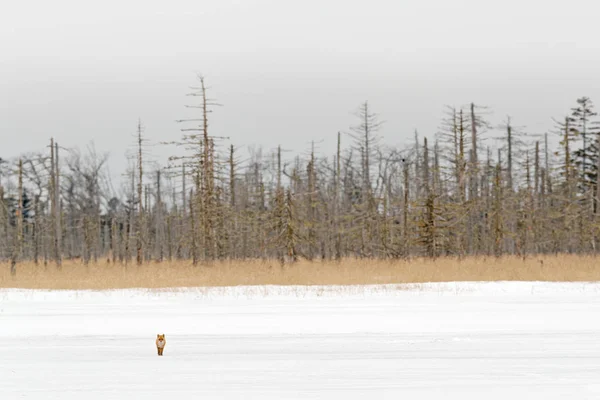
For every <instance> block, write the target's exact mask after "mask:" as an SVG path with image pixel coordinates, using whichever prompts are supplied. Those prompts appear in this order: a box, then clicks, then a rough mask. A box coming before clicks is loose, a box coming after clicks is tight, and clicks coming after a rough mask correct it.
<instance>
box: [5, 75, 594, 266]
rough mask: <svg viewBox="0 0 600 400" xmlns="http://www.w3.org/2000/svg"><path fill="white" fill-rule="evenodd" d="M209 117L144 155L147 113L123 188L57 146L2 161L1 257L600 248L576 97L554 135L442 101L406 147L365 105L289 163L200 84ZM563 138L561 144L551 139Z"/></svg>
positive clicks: (586, 120)
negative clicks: (248, 139)
mask: <svg viewBox="0 0 600 400" xmlns="http://www.w3.org/2000/svg"><path fill="white" fill-rule="evenodd" d="M192 90H193V91H192V92H191V93H190V95H192V97H193V98H195V99H198V102H197V103H196V104H191V105H190V106H189V107H190V108H192V109H194V110H197V112H198V116H197V117H196V118H194V119H190V120H181V121H178V122H179V123H181V124H182V128H181V132H182V134H181V139H180V140H178V141H175V142H165V143H162V145H165V146H175V147H177V148H179V149H181V151H182V152H183V154H184V155H182V156H173V157H171V158H170V159H169V162H168V164H167V165H163V166H157V165H153V164H152V163H149V162H147V160H146V158H147V156H146V155H147V151H148V150H147V148H146V141H145V139H144V133H143V131H144V128H143V126H142V123H141V121H140V122H138V125H137V134H136V139H135V146H136V153H135V156H134V157H133V158H132V159H131V160H130V168H129V169H128V171H126V173H125V174H124V175H125V176H126V182H127V185H126V186H127V189H126V190H125V191H124V194H123V195H122V196H116V195H115V191H114V190H113V189H112V188H111V185H110V182H109V180H108V178H107V177H108V174H107V156H106V155H98V154H97V153H96V152H95V151H94V150H93V149H88V151H87V153H85V154H82V153H80V152H79V151H75V150H73V149H64V148H62V147H61V146H59V144H58V143H56V142H55V141H54V140H53V139H51V140H50V141H49V145H48V147H47V149H46V151H44V152H43V153H40V154H27V155H23V156H21V157H19V158H18V159H16V160H10V161H9V160H6V159H0V259H2V260H4V261H10V264H11V269H12V271H13V273H15V272H16V266H17V263H18V262H19V261H21V260H31V261H33V262H35V263H42V262H43V263H49V262H51V263H54V264H56V265H57V266H58V267H59V268H60V266H61V263H62V260H63V259H77V260H81V261H82V262H83V263H86V264H87V263H89V262H96V261H98V260H106V259H107V260H108V261H110V262H114V263H123V264H127V263H137V264H143V263H144V262H147V261H164V260H186V261H187V260H189V261H190V262H192V263H194V264H196V263H201V262H209V261H212V260H219V259H256V258H262V259H277V260H280V261H281V262H282V263H286V262H294V261H295V260H296V259H297V258H298V257H303V258H306V259H309V260H314V259H328V260H330V259H334V260H339V259H341V258H343V257H364V258H408V257H413V256H426V257H440V256H459V257H462V256H468V255H494V256H498V257H499V256H502V255H505V254H511V255H521V256H527V255H532V254H548V253H596V252H597V251H598V246H600V242H599V240H600V185H598V170H600V157H599V156H598V153H599V150H600V129H599V128H600V125H599V124H598V120H597V119H596V117H597V113H596V112H595V111H594V105H593V103H592V101H591V100H590V99H589V98H587V97H581V98H579V99H577V100H576V101H575V102H574V106H573V108H572V109H570V110H566V113H565V115H564V116H562V117H560V118H557V119H555V120H554V129H553V130H551V131H549V132H541V133H536V134H532V133H528V132H526V131H525V130H524V129H522V128H519V127H517V126H515V125H514V124H513V122H512V119H511V118H510V117H507V118H506V120H505V121H503V122H502V124H500V125H497V126H493V125H492V124H491V123H490V122H489V121H488V120H487V118H488V115H489V111H488V110H487V108H485V107H479V106H477V105H475V104H468V105H465V106H459V107H447V109H446V111H445V113H444V115H443V118H442V121H441V124H440V128H439V131H438V132H436V133H435V134H433V135H430V136H426V135H420V134H419V133H418V132H415V133H414V141H413V143H412V144H409V145H407V146H405V147H403V148H394V147H390V146H387V145H384V144H382V141H381V138H380V136H379V133H378V132H379V129H380V128H381V125H382V124H381V122H380V120H379V118H378V115H377V114H376V113H375V112H373V110H372V109H371V106H370V104H369V103H368V102H365V103H363V104H361V105H360V106H359V107H358V109H357V111H356V124H355V125H354V126H352V127H351V128H350V130H349V131H348V132H337V133H333V134H334V135H336V138H337V149H336V152H335V153H334V154H331V155H322V154H317V153H316V151H315V148H314V145H313V146H312V147H311V148H310V149H308V150H309V151H308V154H307V155H305V156H301V155H296V156H294V157H292V158H289V157H288V158H286V157H284V155H283V154H282V149H281V147H277V148H276V149H272V150H269V151H266V152H265V151H263V150H253V151H251V152H250V156H249V157H248V159H246V160H244V161H241V160H240V156H239V151H240V149H238V148H236V147H235V146H234V145H233V144H228V140H227V138H222V137H215V136H213V135H211V133H210V129H209V116H210V113H211V111H212V109H213V108H214V107H215V106H217V105H218V104H217V103H216V102H215V101H213V100H211V99H210V98H209V96H208V94H207V92H208V89H207V87H206V86H205V83H204V78H202V77H199V86H198V87H194V88H192ZM553 138H556V139H558V141H557V142H558V145H555V146H553V148H551V147H550V144H549V139H553Z"/></svg>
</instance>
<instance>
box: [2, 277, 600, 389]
mask: <svg viewBox="0 0 600 400" xmlns="http://www.w3.org/2000/svg"><path fill="white" fill-rule="evenodd" d="M163 332H164V333H165V334H166V339H167V345H166V347H165V352H164V354H165V355H164V356H163V357H158V356H157V354H156V347H155V340H156V334H157V333H163ZM0 345H1V349H0V399H1V400H12V399H44V400H50V399H61V400H71V399H77V400H83V399H86V400H87V399H128V400H132V399H167V400H175V399H227V400H229V399H361V400H364V399H369V400H375V399H440V398H444V399H461V400H466V399H477V400H481V399H486V400H489V399H503V400H504V399H509V400H516V399H528V400H531V399H544V400H548V399H600V380H599V377H600V284H599V283H541V282H533V283H531V282H530V283H526V282H510V283H509V282H498V283H478V282H474V283H442V284H423V285H403V286H401V285H385V286H351V287H276V286H271V287H236V288H215V289H197V288H187V289H179V290H163V291H147V290H119V291H102V292H95V291H40V290H16V289H14V290H13V289H7V290H0Z"/></svg>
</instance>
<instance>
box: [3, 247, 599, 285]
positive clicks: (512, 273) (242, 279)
mask: <svg viewBox="0 0 600 400" xmlns="http://www.w3.org/2000/svg"><path fill="white" fill-rule="evenodd" d="M599 261H600V258H598V257H591V256H572V255H561V256H548V257H531V258H528V259H525V260H523V259H521V258H517V257H505V258H501V259H495V258H483V257H470V258H466V259H463V260H458V259H454V258H440V259H437V260H435V261H434V260H428V259H414V260H411V261H388V260H362V259H361V260H359V259H346V260H343V261H342V262H340V263H335V262H308V261H300V262H298V263H296V264H294V265H286V266H284V267H281V266H280V265H279V264H278V263H277V262H275V261H273V262H264V261H243V262H241V261H232V262H218V263H214V264H212V265H198V266H195V267H194V266H192V265H191V264H190V263H187V262H164V263H160V264H159V263H149V264H145V265H143V266H137V265H134V264H130V265H128V266H124V265H120V264H109V263H99V264H95V265H90V266H88V267H86V266H84V265H81V264H80V263H76V262H65V263H64V265H63V268H62V270H57V269H56V267H55V266H54V265H50V264H49V265H48V266H46V267H44V266H43V265H38V266H36V265H34V264H33V263H23V264H19V265H18V268H17V275H16V277H12V276H11V275H10V272H9V266H8V265H7V264H0V287H1V288H31V289H35V288H37V289H120V288H173V287H210V286H213V287H214V286H236V285H330V284H331V285H354V284H384V283H421V282H448V281H500V280H512V281H600V264H599Z"/></svg>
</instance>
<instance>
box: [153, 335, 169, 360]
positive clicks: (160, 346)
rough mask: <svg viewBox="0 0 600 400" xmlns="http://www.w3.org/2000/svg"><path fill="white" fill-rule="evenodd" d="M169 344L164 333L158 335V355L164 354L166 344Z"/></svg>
mask: <svg viewBox="0 0 600 400" xmlns="http://www.w3.org/2000/svg"><path fill="white" fill-rule="evenodd" d="M166 344H167V340H166V339H165V335H164V333H163V334H162V335H156V349H157V350H158V355H159V356H162V355H163V350H164V349H165V345H166Z"/></svg>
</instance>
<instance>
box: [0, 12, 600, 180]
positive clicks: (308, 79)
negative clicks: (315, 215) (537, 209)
mask: <svg viewBox="0 0 600 400" xmlns="http://www.w3.org/2000/svg"><path fill="white" fill-rule="evenodd" d="M2 3H3V4H2V7H1V8H2V11H1V12H0V55H1V56H0V93H1V94H2V95H1V96H0V134H1V135H2V139H3V140H2V148H1V150H0V152H1V153H0V157H14V156H17V155H18V154H19V153H21V152H25V151H37V150H41V149H43V148H44V146H45V145H46V144H47V140H48V139H49V137H50V136H54V137H56V139H57V140H58V141H59V142H60V143H61V144H62V145H64V146H80V147H81V148H84V147H85V145H86V144H87V143H88V142H90V141H91V140H93V141H94V142H95V145H96V148H97V149H98V150H99V151H109V152H110V153H111V159H110V161H111V162H110V165H111V170H112V172H113V173H115V174H116V173H117V172H121V171H122V170H123V169H124V168H125V165H126V161H125V151H126V150H127V148H128V147H129V146H130V145H131V144H132V143H133V139H132V137H131V135H132V134H133V133H134V131H135V126H136V123H137V119H138V117H139V118H141V119H142V121H143V123H144V125H145V126H146V135H147V138H148V139H150V140H152V141H154V142H156V141H159V140H175V139H178V138H179V137H180V135H181V133H180V132H179V128H180V126H178V125H177V124H176V123H175V122H174V121H175V120H176V119H182V118H186V117H190V116H192V114H191V113H190V110H188V109H185V108H184V104H189V101H190V100H191V99H190V98H189V97H186V96H185V94H186V93H187V92H188V86H190V85H194V84H195V74H196V73H197V72H198V73H202V74H203V75H205V77H206V79H207V82H208V84H209V85H210V86H211V87H212V93H211V94H212V97H215V98H217V99H218V101H219V102H220V103H222V104H223V105H224V107H221V108H218V109H216V110H215V112H214V114H213V115H212V118H213V119H212V121H211V123H212V133H213V134H214V135H224V136H229V137H231V140H232V142H233V143H234V144H236V145H238V146H247V145H252V144H255V145H263V146H264V147H265V149H270V148H273V147H275V146H276V145H277V144H281V145H282V146H283V147H284V148H285V149H288V150H291V151H292V154H297V153H300V152H304V151H305V150H306V149H307V148H308V147H309V146H310V141H311V140H315V141H320V140H321V139H323V140H322V142H321V143H320V144H319V145H318V147H319V149H320V150H321V152H323V153H327V154H329V153H332V152H333V151H334V146H335V135H336V132H337V131H338V130H342V131H345V130H347V129H348V127H349V126H350V125H351V124H353V123H354V122H355V119H354V117H353V116H352V112H353V111H354V110H355V109H356V107H357V106H358V105H359V104H360V103H361V102H363V101H365V100H369V101H370V102H371V104H372V107H373V109H374V110H375V111H376V112H377V113H379V114H380V116H381V119H383V120H385V121H386V122H385V125H384V126H383V127H382V129H381V132H380V133H381V136H382V137H383V138H384V141H385V143H388V144H391V145H396V144H402V143H405V142H407V141H409V140H412V134H413V131H414V129H418V130H419V131H420V132H421V133H422V134H423V135H428V136H430V137H433V135H434V134H435V132H436V130H437V128H438V126H439V124H440V120H441V118H442V116H443V111H444V106H445V105H461V104H466V103H468V102H471V101H474V102H475V103H476V104H481V105H486V106H488V107H490V108H491V110H492V111H493V114H492V115H490V116H489V120H490V122H492V123H494V124H499V123H500V122H501V121H502V119H503V118H504V117H505V116H506V114H510V115H511V116H512V118H513V121H514V123H515V124H516V125H521V126H525V127H526V128H527V130H529V131H532V132H536V133H537V132H544V131H545V130H547V129H548V128H549V127H550V126H551V124H552V121H551V118H552V117H561V116H563V115H564V114H565V113H566V112H568V110H569V108H570V107H572V106H573V105H574V104H575V100H576V99H577V98H578V97H580V96H589V97H591V98H592V100H595V101H596V103H597V104H598V106H599V107H600V93H599V92H600V85H599V80H598V74H599V73H600V72H599V71H600V52H599V51H598V50H599V47H600V46H599V43H600V42H599V41H598V35H597V18H598V15H600V3H598V2H597V1H593V0H572V1H569V2H565V1H555V0H548V1H541V0H540V1H537V0H520V1H514V0H505V1H493V2H492V1H488V0H454V1H447V0H421V1H406V0H396V1H384V0H370V1H368V2H367V1H355V0H345V1H342V0H320V1H316V0H303V1H293V2H292V1H283V0H279V1H276V0H256V1H227V0H204V1H197V0H195V1H188V0H171V1H155V0H150V1H148V0H146V1H139V0H120V1H115V0H104V1H102V2H99V1H96V2H91V1H75V0H73V1H67V0H55V1H46V0H30V1H12V2H9V1H6V0H5V1H2ZM152 152H153V153H154V154H156V155H157V156H160V157H164V156H166V155H167V154H168V153H169V151H168V150H167V149H166V148H153V149H152ZM159 159H160V158H159Z"/></svg>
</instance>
